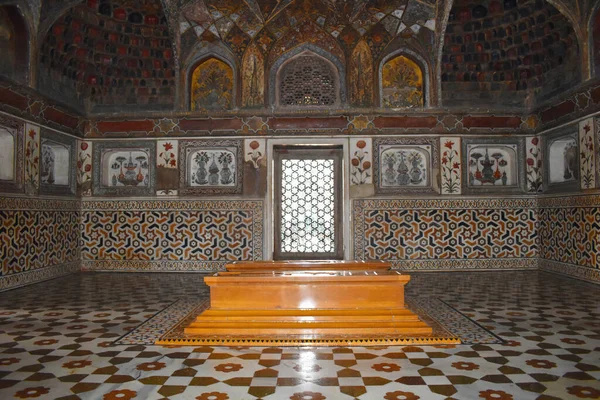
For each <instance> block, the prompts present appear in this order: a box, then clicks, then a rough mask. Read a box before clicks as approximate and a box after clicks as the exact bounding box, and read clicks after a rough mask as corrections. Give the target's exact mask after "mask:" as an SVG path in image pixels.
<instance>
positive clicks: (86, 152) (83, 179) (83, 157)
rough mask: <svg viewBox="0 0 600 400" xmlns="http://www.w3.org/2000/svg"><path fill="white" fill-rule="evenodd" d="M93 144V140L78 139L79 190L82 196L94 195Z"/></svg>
mask: <svg viewBox="0 0 600 400" xmlns="http://www.w3.org/2000/svg"><path fill="white" fill-rule="evenodd" d="M92 146H93V142H86V141H83V140H79V141H77V185H78V187H77V192H78V193H79V194H80V195H81V196H91V195H92Z"/></svg>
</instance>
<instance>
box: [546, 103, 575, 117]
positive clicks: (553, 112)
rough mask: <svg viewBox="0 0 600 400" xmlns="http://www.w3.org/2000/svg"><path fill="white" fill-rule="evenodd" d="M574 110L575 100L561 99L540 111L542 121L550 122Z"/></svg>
mask: <svg viewBox="0 0 600 400" xmlns="http://www.w3.org/2000/svg"><path fill="white" fill-rule="evenodd" d="M573 111H575V102H574V101H573V100H567V101H563V102H562V103H560V104H558V105H556V106H554V107H550V108H549V109H547V110H545V111H542V122H550V121H552V120H554V119H558V118H560V117H563V116H565V115H567V114H570V113H572V112H573Z"/></svg>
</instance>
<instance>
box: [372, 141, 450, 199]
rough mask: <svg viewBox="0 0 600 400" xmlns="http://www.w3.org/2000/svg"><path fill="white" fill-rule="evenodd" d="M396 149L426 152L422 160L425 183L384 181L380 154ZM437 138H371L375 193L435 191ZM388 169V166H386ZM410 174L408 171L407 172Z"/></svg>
mask: <svg viewBox="0 0 600 400" xmlns="http://www.w3.org/2000/svg"><path fill="white" fill-rule="evenodd" d="M393 149H397V150H399V151H400V150H411V149H413V150H416V149H419V150H420V151H421V152H422V153H427V157H424V158H426V159H425V160H424V163H425V164H424V165H425V168H424V169H425V172H426V184H425V185H418V186H415V185H413V186H410V185H406V184H398V185H397V186H393V185H389V184H385V183H384V178H383V174H385V171H386V170H385V169H384V166H383V164H384V161H385V160H383V158H382V156H383V153H384V152H387V151H390V150H393ZM439 153H440V147H439V140H437V138H433V137H432V138H413V137H400V138H374V139H373V157H374V160H373V183H374V184H375V194H422V193H431V194H432V193H437V190H436V177H435V171H438V170H439V158H440V156H439ZM388 169H389V168H388ZM409 174H410V172H409Z"/></svg>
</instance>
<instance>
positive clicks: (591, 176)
mask: <svg viewBox="0 0 600 400" xmlns="http://www.w3.org/2000/svg"><path fill="white" fill-rule="evenodd" d="M594 133H595V129H594V118H588V119H584V120H583V121H580V122H579V169H580V177H581V178H580V183H581V188H582V189H594V188H596V151H595V147H596V146H595V138H594Z"/></svg>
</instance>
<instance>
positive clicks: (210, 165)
mask: <svg viewBox="0 0 600 400" xmlns="http://www.w3.org/2000/svg"><path fill="white" fill-rule="evenodd" d="M235 163H236V156H235V153H234V152H232V151H229V150H226V149H218V150H211V149H201V150H198V151H195V152H193V153H191V154H190V175H189V176H190V182H189V183H190V186H192V187H203V186H217V187H218V186H228V187H233V186H235V185H236V179H237V177H236V164H235Z"/></svg>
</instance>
